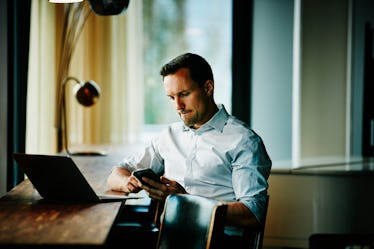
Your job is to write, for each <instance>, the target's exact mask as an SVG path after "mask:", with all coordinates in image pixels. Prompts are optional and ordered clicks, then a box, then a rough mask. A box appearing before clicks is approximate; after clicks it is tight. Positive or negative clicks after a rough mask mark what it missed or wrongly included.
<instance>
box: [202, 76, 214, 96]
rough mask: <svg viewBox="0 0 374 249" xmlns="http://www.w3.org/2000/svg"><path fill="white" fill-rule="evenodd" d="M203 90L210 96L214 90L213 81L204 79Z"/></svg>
mask: <svg viewBox="0 0 374 249" xmlns="http://www.w3.org/2000/svg"><path fill="white" fill-rule="evenodd" d="M204 91H205V93H206V95H208V96H211V95H213V92H214V82H213V81H212V80H207V81H205V84H204Z"/></svg>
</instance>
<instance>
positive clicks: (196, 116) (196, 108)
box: [164, 68, 210, 129]
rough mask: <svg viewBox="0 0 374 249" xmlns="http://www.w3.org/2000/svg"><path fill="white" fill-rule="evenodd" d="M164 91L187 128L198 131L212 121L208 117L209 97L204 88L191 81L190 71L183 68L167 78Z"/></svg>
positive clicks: (165, 78)
mask: <svg viewBox="0 0 374 249" xmlns="http://www.w3.org/2000/svg"><path fill="white" fill-rule="evenodd" d="M164 89H165V93H166V95H167V96H168V97H169V98H170V100H171V101H172V102H173V103H174V106H175V109H176V110H177V112H178V114H179V116H180V118H181V119H182V120H183V122H184V123H185V124H186V125H187V126H189V127H193V128H195V129H196V128H199V127H200V126H201V125H203V124H204V123H205V122H207V121H208V120H209V119H210V117H207V116H208V113H207V108H208V99H209V98H208V95H207V93H206V91H204V87H199V85H198V84H197V83H196V82H194V81H193V80H192V79H191V77H190V73H189V70H188V69H186V68H182V69H179V70H178V71H177V72H176V73H175V74H170V75H167V76H165V77H164Z"/></svg>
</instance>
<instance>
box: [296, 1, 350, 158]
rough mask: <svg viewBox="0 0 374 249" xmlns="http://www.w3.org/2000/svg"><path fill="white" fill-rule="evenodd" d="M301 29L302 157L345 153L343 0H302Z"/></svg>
mask: <svg viewBox="0 0 374 249" xmlns="http://www.w3.org/2000/svg"><path fill="white" fill-rule="evenodd" d="M301 29H302V30H301V32H302V34H301V47H302V50H301V51H302V55H301V57H302V59H301V75H302V76H301V134H300V135H301V145H300V146H301V148H300V149H301V157H302V158H308V157H321V156H341V157H344V156H345V146H346V142H347V141H346V139H348V138H347V137H346V134H345V132H346V130H345V129H346V116H345V115H346V90H347V81H346V74H347V70H350V69H349V68H347V51H348V43H347V31H348V0H344V1H342V0H329V1H325V0H305V1H302V28H301ZM348 59H350V58H348Z"/></svg>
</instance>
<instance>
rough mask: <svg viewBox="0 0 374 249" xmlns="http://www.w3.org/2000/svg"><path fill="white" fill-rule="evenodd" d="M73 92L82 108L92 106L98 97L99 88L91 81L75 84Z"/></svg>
mask: <svg viewBox="0 0 374 249" xmlns="http://www.w3.org/2000/svg"><path fill="white" fill-rule="evenodd" d="M73 91H74V94H75V97H76V99H77V101H78V102H79V103H80V104H81V105H83V106H92V105H94V104H95V103H96V102H97V101H98V99H99V97H100V87H99V86H98V85H97V84H96V82H95V81H93V80H89V81H86V82H80V83H78V84H76V85H75V86H74V88H73Z"/></svg>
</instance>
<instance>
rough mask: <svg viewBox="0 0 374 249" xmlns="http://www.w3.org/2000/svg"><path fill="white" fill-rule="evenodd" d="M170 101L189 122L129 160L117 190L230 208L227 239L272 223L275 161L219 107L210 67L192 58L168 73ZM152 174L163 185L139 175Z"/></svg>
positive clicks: (118, 172)
mask: <svg viewBox="0 0 374 249" xmlns="http://www.w3.org/2000/svg"><path fill="white" fill-rule="evenodd" d="M160 74H161V76H162V77H163V85H164V89H165V93H166V95H167V96H168V97H169V98H170V100H171V102H172V103H173V104H174V107H175V109H176V110H177V112H178V115H179V116H180V118H181V120H182V121H183V122H177V123H173V124H171V125H169V126H168V127H167V129H166V130H164V131H163V132H162V133H161V134H160V135H159V136H157V137H156V138H155V139H153V140H152V142H151V144H150V145H149V146H148V147H146V148H145V150H144V152H143V153H142V154H141V155H140V156H139V157H136V158H135V157H133V158H129V159H124V160H123V161H122V162H121V166H119V167H116V168H114V169H113V171H112V173H111V174H110V176H109V177H108V185H109V186H110V187H111V188H112V189H113V190H119V191H124V192H137V191H139V190H141V189H144V190H145V191H146V192H147V193H148V194H149V196H150V197H151V198H153V199H155V200H160V201H163V200H165V198H166V197H167V196H168V195H169V194H172V193H189V194H195V195H201V196H205V197H209V198H214V199H218V200H222V201H225V202H226V203H227V204H228V210H227V218H226V228H225V233H227V234H228V235H240V233H241V231H242V229H241V228H243V227H253V228H256V227H258V226H259V224H261V223H263V222H264V217H265V212H264V207H265V202H266V195H267V188H268V184H267V179H268V177H269V174H270V169H271V160H270V158H269V156H268V154H267V152H266V149H265V146H264V144H263V142H262V140H261V138H260V137H259V136H258V135H257V134H256V133H255V132H254V131H252V130H251V129H250V128H248V127H247V126H246V125H245V124H244V123H243V122H241V121H240V120H238V119H236V118H235V117H233V116H231V115H229V114H228V113H227V111H226V110H225V108H224V106H223V105H217V104H216V103H215V101H214V97H213V93H214V79H213V73H212V69H211V67H210V65H209V64H208V63H207V62H206V60H205V59H204V58H202V57H201V56H199V55H196V54H191V53H186V54H183V55H180V56H178V57H176V58H175V59H173V60H171V61H170V62H169V63H167V64H166V65H164V66H163V67H162V69H161V71H160ZM140 168H151V169H153V170H154V171H155V172H156V173H157V174H158V175H159V176H161V177H160V180H161V182H162V183H157V182H155V181H153V180H151V179H149V178H146V177H143V180H144V181H145V182H146V183H148V184H149V185H150V186H149V185H148V186H146V185H144V184H141V182H140V181H139V180H138V179H137V178H136V177H135V176H134V175H132V172H133V171H134V170H136V169H140Z"/></svg>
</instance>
